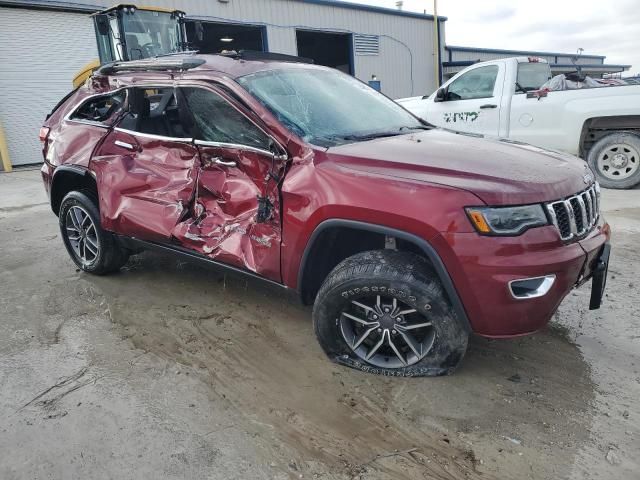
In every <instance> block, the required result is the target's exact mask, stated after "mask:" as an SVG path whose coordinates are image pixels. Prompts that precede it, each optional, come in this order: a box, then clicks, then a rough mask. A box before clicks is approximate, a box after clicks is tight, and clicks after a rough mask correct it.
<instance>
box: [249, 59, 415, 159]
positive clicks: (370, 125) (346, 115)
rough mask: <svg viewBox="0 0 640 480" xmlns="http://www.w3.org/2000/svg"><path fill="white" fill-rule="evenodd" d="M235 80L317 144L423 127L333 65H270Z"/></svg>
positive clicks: (340, 141) (286, 124) (307, 138)
mask: <svg viewBox="0 0 640 480" xmlns="http://www.w3.org/2000/svg"><path fill="white" fill-rule="evenodd" d="M238 82H239V83H240V84H241V85H242V86H243V87H244V88H245V89H246V90H247V91H249V93H251V94H252V95H253V96H254V97H256V98H257V99H258V101H260V102H261V103H262V104H263V105H264V106H265V107H266V108H268V109H269V110H270V111H271V112H272V113H273V114H274V115H275V116H276V117H277V118H278V119H279V120H280V121H281V122H282V123H283V124H284V125H285V126H286V127H287V128H289V129H290V130H291V131H293V132H294V133H296V134H297V135H298V136H300V137H301V138H303V139H304V140H305V141H307V142H309V143H313V144H315V145H319V146H324V147H330V146H334V145H340V144H343V143H349V142H355V141H364V140H370V139H372V138H376V137H383V136H392V135H400V134H402V133H407V132H408V131H410V130H413V129H421V128H427V127H425V126H424V125H423V124H421V123H420V121H419V120H417V119H416V118H415V117H414V116H413V115H411V114H410V113H408V112H407V111H406V110H404V109H403V108H402V107H400V106H399V105H397V104H396V103H395V102H393V101H392V100H390V99H388V98H387V97H385V96H384V95H381V94H380V93H378V92H376V91H375V90H374V89H372V88H371V87H369V86H367V85H365V84H364V83H362V82H360V81H358V80H356V79H355V78H353V77H351V76H349V75H346V74H343V73H341V72H338V71H335V70H323V69H322V70H321V69H315V68H300V69H298V68H291V69H283V70H270V71H266V72H258V73H254V74H250V75H246V76H244V77H240V78H239V79H238Z"/></svg>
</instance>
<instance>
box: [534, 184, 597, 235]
mask: <svg viewBox="0 0 640 480" xmlns="http://www.w3.org/2000/svg"><path fill="white" fill-rule="evenodd" d="M545 207H546V209H547V212H549V216H550V217H551V223H552V224H553V225H554V226H555V227H556V229H557V230H558V233H560V238H561V239H562V240H564V241H567V240H571V239H572V238H574V237H581V236H583V235H585V234H587V233H588V232H590V231H591V229H592V228H593V227H594V226H595V224H596V222H597V221H598V218H599V216H600V215H599V212H600V204H599V198H598V194H597V191H596V185H595V184H594V185H592V186H591V187H589V188H588V189H586V190H583V191H582V192H578V193H576V194H575V195H572V196H570V197H568V198H565V199H563V200H557V201H555V202H550V203H547V204H546V205H545Z"/></svg>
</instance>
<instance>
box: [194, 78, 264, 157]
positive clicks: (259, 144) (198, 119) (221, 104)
mask: <svg viewBox="0 0 640 480" xmlns="http://www.w3.org/2000/svg"><path fill="white" fill-rule="evenodd" d="M182 91H183V93H184V95H185V97H186V99H187V104H188V106H189V110H190V111H191V114H192V115H193V120H194V123H195V127H196V132H195V134H196V137H195V138H196V139H198V140H204V141H207V142H217V143H232V144H236V145H246V146H249V147H254V148H260V149H262V150H269V146H270V139H269V137H268V136H267V134H265V133H264V132H263V131H262V130H260V129H259V128H258V127H256V126H255V125H254V124H253V123H251V122H250V121H249V120H248V119H247V118H246V117H245V116H244V115H242V114H241V113H240V112H239V111H238V110H236V109H235V108H234V107H232V106H231V105H230V104H229V103H228V102H227V101H226V100H225V99H223V98H222V97H221V96H220V95H218V94H216V93H214V92H211V91H209V90H205V89H203V88H183V89H182Z"/></svg>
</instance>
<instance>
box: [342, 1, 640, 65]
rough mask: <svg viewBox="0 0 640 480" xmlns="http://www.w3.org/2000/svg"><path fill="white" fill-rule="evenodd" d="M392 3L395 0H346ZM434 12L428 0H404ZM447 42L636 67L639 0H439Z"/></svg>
mask: <svg viewBox="0 0 640 480" xmlns="http://www.w3.org/2000/svg"><path fill="white" fill-rule="evenodd" d="M348 1H351V2H355V3H365V4H369V5H377V6H382V7H388V8H395V4H396V0H348ZM403 8H404V10H409V11H415V12H423V11H424V10H426V11H427V13H432V12H433V0H404V7H403ZM438 14H440V15H444V16H447V17H448V18H449V19H448V21H447V24H446V41H447V43H448V44H450V45H461V46H470V47H485V48H508V49H522V50H545V51H558V52H567V53H572V52H576V51H577V49H578V48H584V52H585V53H590V54H595V55H606V56H607V58H606V60H605V61H606V62H607V63H616V64H631V65H633V67H632V68H631V72H636V73H640V48H638V43H639V42H640V0H613V1H609V2H607V1H603V0H535V1H531V0H528V1H524V0H494V1H490V0H484V1H483V0H438Z"/></svg>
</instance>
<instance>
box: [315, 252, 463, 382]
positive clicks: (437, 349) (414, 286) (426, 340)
mask: <svg viewBox="0 0 640 480" xmlns="http://www.w3.org/2000/svg"><path fill="white" fill-rule="evenodd" d="M313 323H314V329H315V332H316V335H317V337H318V340H319V342H320V344H321V346H322V347H323V349H324V351H325V353H326V354H327V355H328V356H329V358H330V359H331V360H333V361H335V362H337V363H340V364H343V365H346V366H349V367H352V368H356V369H359V370H363V371H366V372H371V373H377V374H381V375H393V376H436V375H446V374H449V373H452V372H453V371H454V370H455V368H456V367H457V365H458V364H459V362H460V361H461V360H462V358H463V356H464V353H465V351H466V348H467V341H468V332H467V331H466V330H465V328H464V327H463V326H462V325H461V324H460V322H459V321H458V320H457V319H456V317H455V314H454V312H453V310H452V308H451V306H450V305H449V303H448V301H447V299H446V297H445V294H444V292H443V290H442V287H441V286H440V283H439V281H438V279H437V276H436V275H435V274H434V272H433V271H432V270H431V269H430V267H429V265H428V264H427V262H426V261H425V260H424V259H423V258H421V257H419V256H417V255H415V254H412V253H408V252H397V251H393V250H380V251H371V252H363V253H359V254H357V255H354V256H352V257H350V258H348V259H346V260H344V261H343V262H342V263H340V264H339V265H338V266H337V267H335V268H334V270H333V271H332V272H331V273H330V274H329V276H328V277H327V279H326V280H325V282H324V283H323V285H322V287H321V288H320V291H319V292H318V295H317V297H316V301H315V304H314V309H313Z"/></svg>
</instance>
